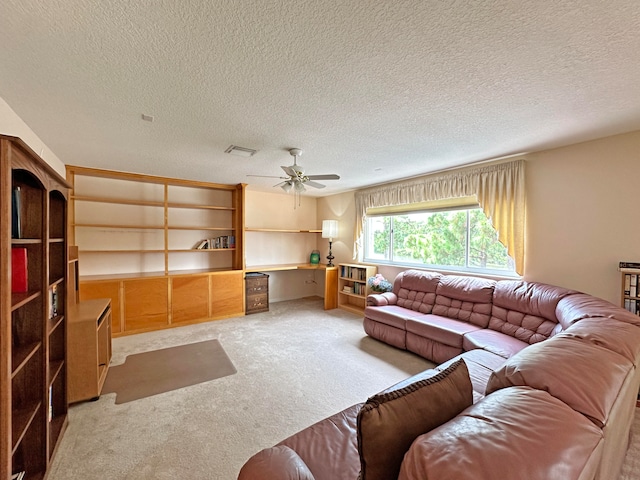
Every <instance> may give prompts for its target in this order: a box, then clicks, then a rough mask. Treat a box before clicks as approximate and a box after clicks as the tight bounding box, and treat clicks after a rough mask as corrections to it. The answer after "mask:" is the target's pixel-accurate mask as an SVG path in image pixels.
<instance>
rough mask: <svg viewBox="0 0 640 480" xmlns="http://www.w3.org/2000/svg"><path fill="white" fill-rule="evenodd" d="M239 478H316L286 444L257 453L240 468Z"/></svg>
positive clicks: (304, 479)
mask: <svg viewBox="0 0 640 480" xmlns="http://www.w3.org/2000/svg"><path fill="white" fill-rule="evenodd" d="M238 480H315V478H314V476H313V474H312V473H311V471H310V470H309V467H307V464H306V463H304V461H303V460H302V459H301V458H300V457H299V456H298V454H297V453H296V452H295V451H294V450H292V449H291V448H289V447H287V446H286V445H276V446H275V447H271V448H265V449H264V450H262V451H260V452H258V453H256V454H255V455H254V456H253V457H251V458H250V459H249V460H248V461H247V463H245V464H244V465H243V466H242V468H241V469H240V473H239V474H238Z"/></svg>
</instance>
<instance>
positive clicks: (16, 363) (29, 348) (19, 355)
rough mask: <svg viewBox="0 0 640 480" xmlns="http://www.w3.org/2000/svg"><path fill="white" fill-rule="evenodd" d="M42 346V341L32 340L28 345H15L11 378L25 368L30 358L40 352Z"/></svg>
mask: <svg viewBox="0 0 640 480" xmlns="http://www.w3.org/2000/svg"><path fill="white" fill-rule="evenodd" d="M41 346H42V343H41V342H32V343H29V344H27V345H20V346H15V347H13V355H12V357H11V378H13V377H15V376H16V375H17V374H18V373H19V372H20V371H21V370H22V369H23V368H24V366H25V365H26V364H27V363H28V362H29V360H30V359H31V358H32V357H33V356H34V355H35V354H36V353H37V352H38V350H39V349H40V347H41Z"/></svg>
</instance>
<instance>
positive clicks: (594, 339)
mask: <svg viewBox="0 0 640 480" xmlns="http://www.w3.org/2000/svg"><path fill="white" fill-rule="evenodd" d="M558 336H559V337H574V338H579V339H581V340H584V341H586V342H591V343H593V344H595V345H600V346H601V347H604V348H606V349H607V350H611V351H612V352H616V353H618V354H620V355H622V356H623V357H625V358H626V359H627V360H629V361H630V362H632V363H633V364H634V365H635V366H636V367H637V366H638V365H639V364H640V326H636V325H632V324H630V323H626V322H620V321H618V320H614V319H612V318H603V317H601V318H585V319H583V320H580V321H579V322H576V323H574V324H573V325H571V326H570V327H569V328H568V329H567V330H566V331H564V332H562V333H559V334H558Z"/></svg>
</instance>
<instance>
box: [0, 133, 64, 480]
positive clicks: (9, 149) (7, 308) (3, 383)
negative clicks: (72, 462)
mask: <svg viewBox="0 0 640 480" xmlns="http://www.w3.org/2000/svg"><path fill="white" fill-rule="evenodd" d="M0 182H1V183H0V272H1V275H0V298H1V300H0V426H1V427H2V429H1V432H2V433H1V435H0V478H7V479H8V478H11V475H12V474H14V473H17V472H22V471H24V472H25V476H24V478H25V479H41V478H43V477H45V476H46V472H47V469H48V468H49V465H50V463H51V460H52V458H53V455H54V453H55V450H56V447H57V446H58V444H59V442H60V439H61V437H62V434H63V432H64V430H65V428H66V426H67V409H68V401H67V344H66V342H67V312H66V308H67V302H66V296H67V289H68V279H67V234H66V231H67V229H66V221H67V198H68V184H67V183H66V181H65V180H64V178H62V177H61V176H60V175H58V173H57V172H56V171H55V170H54V169H53V168H51V167H50V166H49V165H48V164H47V163H46V162H44V161H43V160H42V159H41V158H40V157H38V155H36V154H35V153H34V152H33V151H32V150H31V149H30V148H29V147H28V146H27V145H26V144H25V143H24V142H22V140H20V139H18V138H15V137H9V136H4V135H0ZM19 279H21V280H22V281H21V282H18V280H19ZM12 283H13V287H12Z"/></svg>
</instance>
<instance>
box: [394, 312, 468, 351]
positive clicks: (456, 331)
mask: <svg viewBox="0 0 640 480" xmlns="http://www.w3.org/2000/svg"><path fill="white" fill-rule="evenodd" d="M406 329H407V332H411V333H415V334H416V335H420V336H422V337H426V338H430V339H431V340H434V341H436V342H439V343H444V344H445V345H449V346H451V347H458V348H462V336H463V335H464V334H465V333H469V332H473V331H475V330H480V327H478V326H476V325H473V324H471V323H467V322H462V321H460V320H453V319H451V318H447V317H441V316H440V315H421V316H419V317H415V318H410V319H408V320H407V323H406Z"/></svg>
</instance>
